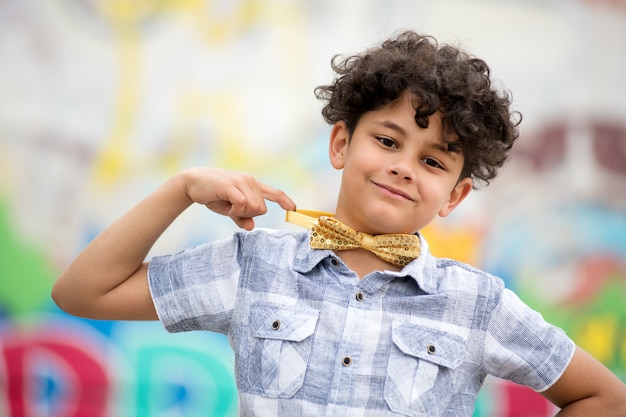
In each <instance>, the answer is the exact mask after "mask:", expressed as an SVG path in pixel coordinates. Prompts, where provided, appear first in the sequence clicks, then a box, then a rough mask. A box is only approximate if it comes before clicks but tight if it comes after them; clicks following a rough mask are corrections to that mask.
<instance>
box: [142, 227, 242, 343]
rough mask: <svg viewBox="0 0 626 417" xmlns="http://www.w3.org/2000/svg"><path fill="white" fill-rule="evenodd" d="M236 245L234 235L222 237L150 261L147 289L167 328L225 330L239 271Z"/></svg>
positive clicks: (177, 329) (232, 305) (172, 329)
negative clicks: (227, 237)
mask: <svg viewBox="0 0 626 417" xmlns="http://www.w3.org/2000/svg"><path fill="white" fill-rule="evenodd" d="M238 247H239V244H238V241H237V240H236V239H234V238H232V239H225V240H220V241H215V242H211V243H207V244H204V245H200V246H197V247H194V248H190V249H186V250H183V251H181V252H178V253H176V254H172V255H167V256H159V257H155V258H153V259H152V260H151V261H150V265H149V267H148V285H149V287H150V293H151V295H152V299H153V301H154V305H155V307H156V311H157V314H158V316H159V319H160V320H161V322H162V323H163V325H164V326H165V328H166V329H167V330H168V331H169V332H181V331H189V330H210V331H215V332H220V333H227V332H228V329H229V326H230V317H231V315H232V310H233V309H234V306H235V298H236V292H237V283H238V279H239V271H240V268H239V263H238V262H237V259H238V256H237V252H238Z"/></svg>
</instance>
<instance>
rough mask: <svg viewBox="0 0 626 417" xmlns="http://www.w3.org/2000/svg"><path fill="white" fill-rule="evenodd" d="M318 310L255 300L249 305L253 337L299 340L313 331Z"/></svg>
mask: <svg viewBox="0 0 626 417" xmlns="http://www.w3.org/2000/svg"><path fill="white" fill-rule="evenodd" d="M318 317H319V311H317V310H314V309H312V308H306V307H301V306H285V305H278V304H272V303H265V302H256V303H253V304H252V305H251V306H250V324H251V326H252V328H253V330H252V334H253V335H254V336H255V337H260V338H264V339H280V340H290V341H294V342H300V341H302V340H304V339H306V338H307V337H309V336H311V335H312V334H313V332H314V331H315V326H316V324H317V318H318Z"/></svg>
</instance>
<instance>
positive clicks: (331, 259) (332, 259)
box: [330, 258, 339, 266]
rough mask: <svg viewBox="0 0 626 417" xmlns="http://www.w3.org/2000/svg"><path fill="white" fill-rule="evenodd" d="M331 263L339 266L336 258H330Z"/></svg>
mask: <svg viewBox="0 0 626 417" xmlns="http://www.w3.org/2000/svg"><path fill="white" fill-rule="evenodd" d="M330 263H331V264H332V265H333V266H339V261H338V260H337V259H335V258H330Z"/></svg>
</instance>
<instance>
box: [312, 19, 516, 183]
mask: <svg viewBox="0 0 626 417" xmlns="http://www.w3.org/2000/svg"><path fill="white" fill-rule="evenodd" d="M331 66H332V69H333V70H334V71H335V72H336V74H337V77H336V78H335V80H334V81H333V83H332V84H331V85H321V86H318V87H316V88H315V95H316V97H317V98H318V99H320V100H325V101H326V105H325V106H324V108H323V109H322V116H323V117H324V120H326V122H328V123H330V124H334V123H336V122H338V121H344V122H345V123H346V126H347V128H348V130H349V132H350V135H352V134H353V133H354V129H355V128H356V125H357V123H358V121H359V119H360V118H361V116H363V114H365V113H366V112H369V111H372V110H376V109H379V108H381V107H383V106H385V105H386V104H388V103H391V102H393V101H394V100H397V99H399V98H400V97H401V96H402V95H403V94H404V93H406V92H410V93H411V94H413V95H414V96H415V97H416V98H417V101H416V103H417V104H416V109H415V110H416V113H415V121H416V123H417V124H418V125H419V126H420V127H424V128H425V127H428V117H429V116H430V115H432V114H434V113H435V112H440V114H441V117H442V122H443V129H444V133H445V137H446V138H447V139H444V140H446V141H447V142H449V143H451V145H452V146H455V147H459V148H460V150H461V152H462V154H463V156H464V161H465V162H464V166H463V171H462V172H461V178H465V177H471V178H472V179H473V180H474V187H475V188H477V187H478V186H477V181H476V180H480V181H483V182H485V183H486V184H489V180H491V179H493V178H495V176H496V174H497V171H498V168H500V167H501V166H502V165H503V164H504V162H505V161H506V159H507V157H508V154H509V151H510V149H511V147H512V146H513V143H514V142H515V140H516V139H517V138H518V136H519V133H518V129H517V128H518V126H519V124H520V122H521V114H520V113H519V112H517V111H515V112H512V111H510V109H509V107H510V105H511V98H510V95H509V93H508V92H506V91H498V90H496V89H495V88H493V86H492V83H491V79H490V69H489V67H488V66H487V64H486V63H485V62H484V61H483V60H481V59H478V58H476V57H472V56H470V55H468V54H467V53H465V52H463V51H461V50H460V49H458V48H455V47H453V46H449V45H441V46H440V45H438V43H437V41H436V40H435V39H434V38H433V37H431V36H422V35H419V34H417V33H415V32H412V31H406V32H402V33H400V34H399V35H398V36H397V37H396V38H395V39H389V40H386V41H384V42H383V43H382V45H381V46H379V47H375V48H372V49H368V50H366V51H365V52H364V53H362V54H357V55H352V56H349V57H347V58H345V59H341V57H340V56H339V55H336V56H334V57H333V59H332V60H331Z"/></svg>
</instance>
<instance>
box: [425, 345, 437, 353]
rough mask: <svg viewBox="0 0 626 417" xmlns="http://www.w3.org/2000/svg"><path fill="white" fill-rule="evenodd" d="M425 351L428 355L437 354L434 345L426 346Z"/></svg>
mask: <svg viewBox="0 0 626 417" xmlns="http://www.w3.org/2000/svg"><path fill="white" fill-rule="evenodd" d="M426 351H427V352H428V354H429V355H434V354H435V353H436V352H437V348H436V347H435V345H428V347H427V348H426Z"/></svg>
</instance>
